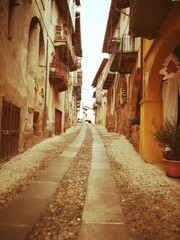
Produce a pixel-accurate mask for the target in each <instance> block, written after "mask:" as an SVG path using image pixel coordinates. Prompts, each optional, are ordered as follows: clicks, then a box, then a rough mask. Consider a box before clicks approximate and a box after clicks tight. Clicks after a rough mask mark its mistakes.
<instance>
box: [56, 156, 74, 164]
mask: <svg viewBox="0 0 180 240" xmlns="http://www.w3.org/2000/svg"><path fill="white" fill-rule="evenodd" d="M73 160H74V157H58V158H56V159H55V160H54V163H61V164H68V165H70V164H71V163H72V161H73Z"/></svg>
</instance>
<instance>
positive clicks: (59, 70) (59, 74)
mask: <svg viewBox="0 0 180 240" xmlns="http://www.w3.org/2000/svg"><path fill="white" fill-rule="evenodd" d="M49 80H50V83H51V84H53V85H55V86H57V88H58V91H59V92H63V91H66V90H67V89H68V77H67V66H66V65H65V64H64V63H62V62H61V61H59V60H58V59H57V57H56V56H55V55H54V56H53V59H52V62H51V63H50V73H49Z"/></svg>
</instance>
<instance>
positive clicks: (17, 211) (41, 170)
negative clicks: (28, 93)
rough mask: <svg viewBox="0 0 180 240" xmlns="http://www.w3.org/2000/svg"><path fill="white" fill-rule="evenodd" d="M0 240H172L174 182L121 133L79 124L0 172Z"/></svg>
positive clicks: (176, 212)
mask: <svg viewBox="0 0 180 240" xmlns="http://www.w3.org/2000/svg"><path fill="white" fill-rule="evenodd" d="M0 181H1V186H0V239H1V240H26V239H27V240H34V239H37V240H53V239H54V240H63V239H69V240H70V239H74V240H94V239H95V240H100V239H103V240H112V239H113V240H130V239H131V240H157V239H158V240H161V239H162V240H177V239H179V237H180V226H179V222H180V221H179V220H180V219H179V216H180V205H179V200H180V191H179V190H180V181H179V179H172V178H168V177H167V176H166V175H165V171H164V170H163V168H162V166H161V165H158V166H157V165H153V164H149V163H145V162H144V161H143V160H142V159H141V157H140V156H139V155H138V154H137V152H136V151H135V150H134V148H133V146H132V145H131V144H130V143H129V141H128V140H127V139H126V138H125V137H124V136H123V135H121V134H118V133H109V132H107V131H106V130H105V128H104V127H102V126H100V125H94V124H86V123H84V124H78V125H77V126H75V127H72V128H70V129H68V130H67V131H66V133H63V134H62V135H59V136H55V137H53V138H48V139H46V140H44V141H42V142H41V143H39V144H36V145H34V146H33V147H32V148H31V149H29V150H27V151H26V152H24V153H22V154H20V155H17V156H15V157H13V158H12V159H11V160H10V161H8V162H6V163H4V164H2V165H1V168H0Z"/></svg>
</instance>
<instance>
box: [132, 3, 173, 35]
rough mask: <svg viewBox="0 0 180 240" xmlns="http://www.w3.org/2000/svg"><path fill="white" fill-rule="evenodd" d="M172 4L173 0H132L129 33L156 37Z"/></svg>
mask: <svg viewBox="0 0 180 240" xmlns="http://www.w3.org/2000/svg"><path fill="white" fill-rule="evenodd" d="M171 4H172V2H171V0H146V1H144V0H131V3H130V28H129V34H130V35H131V36H133V37H143V38H147V39H153V38H155V37H156V36H157V34H158V31H159V28H160V26H161V24H162V22H163V21H164V19H165V17H166V15H167V13H168V11H169V9H170V7H171Z"/></svg>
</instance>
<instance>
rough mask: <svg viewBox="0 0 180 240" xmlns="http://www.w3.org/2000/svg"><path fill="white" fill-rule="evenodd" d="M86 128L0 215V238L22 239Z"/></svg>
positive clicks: (69, 162)
mask: <svg viewBox="0 0 180 240" xmlns="http://www.w3.org/2000/svg"><path fill="white" fill-rule="evenodd" d="M85 133H86V131H85V127H82V129H81V131H80V133H79V135H78V136H77V137H76V138H75V140H74V141H73V142H72V143H71V144H70V145H69V146H68V148H67V149H66V150H65V151H64V152H63V153H62V154H61V155H60V156H59V158H58V159H55V160H54V162H53V163H52V164H51V165H50V166H49V167H48V168H47V169H46V170H45V171H44V172H43V173H42V174H41V175H40V176H39V177H37V178H36V180H35V181H34V182H33V183H31V184H30V185H29V186H28V187H27V189H26V190H25V191H24V192H22V193H20V194H19V196H18V197H17V198H16V199H15V200H14V201H13V202H12V203H11V204H10V205H9V206H8V207H7V208H5V210H4V211H3V212H2V213H1V214H0V236H1V237H0V239H1V240H25V239H27V237H28V236H29V234H30V232H31V230H32V228H33V226H34V225H35V224H36V222H37V221H38V219H39V217H40V215H41V214H42V212H43V210H44V209H45V208H46V206H47V204H48V201H49V200H50V198H51V197H52V196H53V194H54V193H55V191H56V189H57V187H58V185H59V182H60V181H61V180H62V178H63V176H64V175H65V173H66V171H67V170H68V168H69V166H70V164H71V163H72V161H73V159H74V158H75V157H76V154H77V153H78V151H79V148H80V147H81V144H82V142H83V140H84V138H85Z"/></svg>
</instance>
